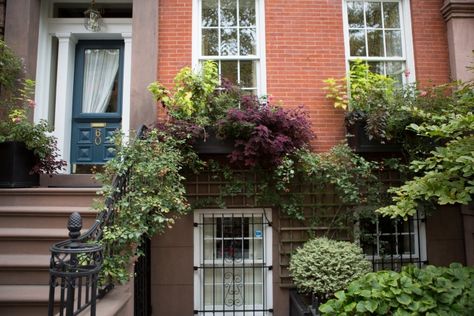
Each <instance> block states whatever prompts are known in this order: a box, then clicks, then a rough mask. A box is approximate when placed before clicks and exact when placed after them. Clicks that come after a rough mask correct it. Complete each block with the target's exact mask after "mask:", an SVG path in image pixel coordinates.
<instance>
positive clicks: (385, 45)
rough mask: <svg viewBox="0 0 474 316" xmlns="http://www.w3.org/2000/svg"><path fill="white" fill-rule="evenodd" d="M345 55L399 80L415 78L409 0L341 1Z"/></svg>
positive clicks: (351, 59) (349, 59)
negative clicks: (342, 3) (360, 60)
mask: <svg viewBox="0 0 474 316" xmlns="http://www.w3.org/2000/svg"><path fill="white" fill-rule="evenodd" d="M344 26H345V28H344V31H345V38H346V57H347V60H348V66H350V63H351V61H354V60H356V59H362V60H364V61H366V62H367V63H368V65H369V66H370V69H371V71H373V72H377V73H380V74H384V75H387V76H390V77H393V78H394V79H396V80H397V81H399V82H406V81H413V80H414V63H413V49H412V37H411V22H410V12H409V2H408V0H398V1H396V0H364V1H359V0H357V1H349V0H346V1H344Z"/></svg>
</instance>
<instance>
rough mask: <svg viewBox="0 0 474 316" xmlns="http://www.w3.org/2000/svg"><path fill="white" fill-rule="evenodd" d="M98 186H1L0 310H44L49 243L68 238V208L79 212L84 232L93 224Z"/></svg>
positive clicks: (13, 314) (19, 315)
mask: <svg viewBox="0 0 474 316" xmlns="http://www.w3.org/2000/svg"><path fill="white" fill-rule="evenodd" d="M97 190H98V188H97V187H95V188H94V187H87V188H84V187H82V188H72V187H68V188H47V187H39V188H28V189H0V315H5V316H7V315H8V316H37V315H46V314H47V309H48V297H49V286H48V284H49V262H50V251H49V247H50V246H51V245H52V244H53V243H55V242H58V241H61V240H65V239H67V238H68V231H67V228H66V226H67V221H68V218H69V215H70V214H71V213H72V212H79V213H80V214H81V215H82V217H83V230H84V231H85V230H87V229H88V228H89V227H90V226H91V225H92V224H93V222H94V220H95V217H96V211H94V210H92V209H91V205H92V201H93V199H94V198H96V197H97V195H96V191H97ZM56 297H59V295H57V296H56Z"/></svg>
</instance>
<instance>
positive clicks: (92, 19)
mask: <svg viewBox="0 0 474 316" xmlns="http://www.w3.org/2000/svg"><path fill="white" fill-rule="evenodd" d="M84 16H85V21H84V27H85V28H86V30H89V31H91V32H99V31H100V26H101V24H102V16H101V15H100V12H99V10H97V9H96V8H95V0H92V1H91V5H90V6H89V8H88V9H87V10H86V11H85V12H84Z"/></svg>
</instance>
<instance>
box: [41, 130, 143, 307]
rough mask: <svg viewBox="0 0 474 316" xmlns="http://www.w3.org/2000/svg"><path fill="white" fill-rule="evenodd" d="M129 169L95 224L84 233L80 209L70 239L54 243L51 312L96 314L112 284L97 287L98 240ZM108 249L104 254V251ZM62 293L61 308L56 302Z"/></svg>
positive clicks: (140, 134)
mask: <svg viewBox="0 0 474 316" xmlns="http://www.w3.org/2000/svg"><path fill="white" fill-rule="evenodd" d="M147 129H148V128H147V127H146V126H142V127H141V128H140V129H139V130H138V133H137V136H136V137H137V138H139V139H144V138H145V137H146V131H147ZM129 174H130V169H129V170H128V171H127V172H125V173H124V174H123V175H119V176H117V177H116V178H115V179H114V181H113V187H114V188H115V189H116V190H114V194H113V196H112V197H108V198H107V199H106V201H105V209H104V210H103V211H101V212H100V213H99V214H98V215H97V218H96V221H95V223H94V224H93V225H92V226H91V227H90V228H89V229H88V230H87V231H86V232H85V233H84V234H82V235H81V232H80V231H81V229H82V218H81V215H80V214H79V213H77V212H75V213H73V214H71V216H70V217H69V221H68V226H67V228H68V230H69V237H70V239H68V240H65V241H61V242H58V243H56V244H54V245H53V246H51V248H50V251H51V261H50V268H49V274H50V282H49V305H48V315H49V316H53V314H55V313H56V312H59V315H60V316H75V315H78V314H79V313H80V312H82V311H84V310H85V309H86V308H88V307H89V308H90V315H91V316H95V315H96V300H97V298H100V297H103V296H105V295H106V294H107V292H108V291H109V290H110V289H111V288H112V287H113V286H112V285H111V284H106V285H104V286H102V287H101V288H100V289H99V288H98V276H99V272H100V270H101V268H102V262H103V258H104V256H105V255H110V254H108V253H107V251H108V250H107V249H103V247H102V245H100V244H99V243H98V241H100V239H101V238H102V233H103V230H104V227H106V226H109V225H111V223H113V220H114V214H115V211H116V209H115V204H116V203H115V201H117V200H119V199H120V198H121V196H122V195H123V193H124V192H126V191H127V182H128V178H129ZM104 251H105V253H104ZM57 295H58V296H59V306H58V309H59V310H58V311H55V301H56V298H57Z"/></svg>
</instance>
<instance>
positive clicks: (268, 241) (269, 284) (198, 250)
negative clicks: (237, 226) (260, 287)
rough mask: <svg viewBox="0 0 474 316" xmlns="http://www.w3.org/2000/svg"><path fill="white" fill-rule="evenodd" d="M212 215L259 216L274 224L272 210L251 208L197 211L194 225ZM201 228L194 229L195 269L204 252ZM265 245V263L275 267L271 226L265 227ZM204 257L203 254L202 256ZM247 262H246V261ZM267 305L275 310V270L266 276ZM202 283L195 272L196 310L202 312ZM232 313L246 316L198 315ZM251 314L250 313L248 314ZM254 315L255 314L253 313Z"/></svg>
mask: <svg viewBox="0 0 474 316" xmlns="http://www.w3.org/2000/svg"><path fill="white" fill-rule="evenodd" d="M212 214H218V215H219V216H220V215H222V214H228V215H229V216H232V214H234V215H236V214H237V215H244V216H245V215H252V214H254V215H258V216H263V218H265V220H267V221H268V222H269V224H271V222H272V210H271V209H268V208H250V209H247V208H246V209H244V208H233V209H197V210H195V211H194V223H201V219H202V217H203V216H208V215H212ZM201 226H202V225H197V227H196V225H195V228H194V234H193V250H194V255H193V258H194V259H193V261H194V267H199V266H200V264H201V254H202V252H203V247H202V235H201ZM264 234H265V244H264V250H265V253H264V260H263V261H264V262H265V263H266V265H267V266H272V265H273V256H272V253H273V247H272V244H273V241H272V240H273V231H272V226H271V225H266V227H265V231H264ZM202 255H203V254H202ZM244 262H245V260H244ZM264 279H265V289H266V291H265V293H264V295H265V304H266V308H267V309H273V269H271V270H270V269H267V271H266V276H265V278H264ZM202 282H204V280H203V279H202V275H201V273H200V271H199V270H196V269H195V270H194V286H193V288H194V310H195V311H197V310H201V309H202V306H201V304H202V299H203V297H202V289H201V287H202ZM229 313H232V315H236V316H245V315H244V313H242V312H239V311H238V310H236V311H235V312H234V311H228V312H226V313H219V312H209V313H208V312H206V313H199V314H198V315H216V316H220V315H224V314H226V315H227V314H229ZM246 313H250V312H246ZM252 315H254V313H253V312H252ZM255 315H258V316H269V315H272V313H270V312H255Z"/></svg>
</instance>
